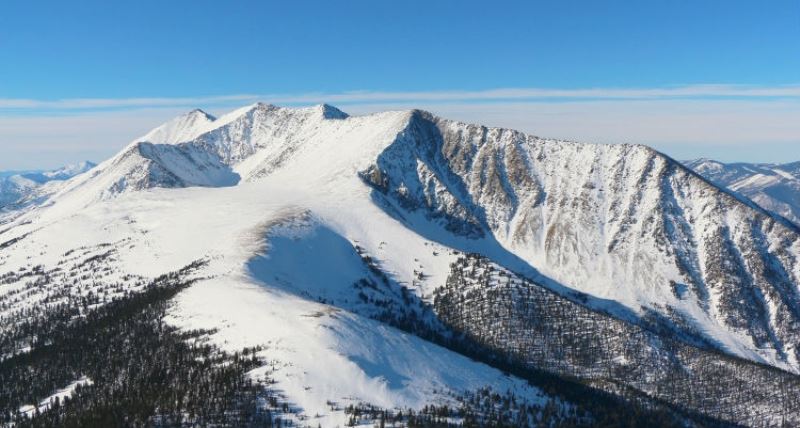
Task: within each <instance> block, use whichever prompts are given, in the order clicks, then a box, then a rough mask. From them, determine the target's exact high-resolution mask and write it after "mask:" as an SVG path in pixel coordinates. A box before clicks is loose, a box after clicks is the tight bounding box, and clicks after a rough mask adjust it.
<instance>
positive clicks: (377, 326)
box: [0, 104, 800, 426]
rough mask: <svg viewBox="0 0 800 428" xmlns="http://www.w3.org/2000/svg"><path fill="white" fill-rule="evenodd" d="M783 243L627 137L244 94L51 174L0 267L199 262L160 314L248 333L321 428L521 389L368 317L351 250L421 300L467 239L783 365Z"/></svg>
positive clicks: (524, 267)
mask: <svg viewBox="0 0 800 428" xmlns="http://www.w3.org/2000/svg"><path fill="white" fill-rule="evenodd" d="M798 238H800V231H799V230H798V229H797V228H796V227H795V226H793V225H791V224H789V223H788V222H786V221H785V220H783V219H781V218H776V217H774V216H772V215H771V214H769V213H768V212H766V211H764V210H762V209H760V208H759V207H758V206H756V205H754V204H750V203H748V202H747V201H743V200H741V199H739V198H736V197H734V196H733V195H731V194H729V193H727V192H725V191H723V190H721V189H719V188H717V187H715V186H714V185H712V184H710V183H709V182H707V181H705V180H703V179H702V178H700V177H698V176H697V175H696V174H694V173H692V172H691V171H689V170H688V169H686V168H684V167H683V166H682V165H680V164H679V163H677V162H675V161H673V160H672V159H670V158H668V157H666V156H664V155H662V154H660V153H658V152H655V151H653V150H652V149H649V148H646V147H643V146H630V145H591V144H579V143H573V142H566V141H557V140H545V139H540V138H537V137H534V136H530V135H525V134H522V133H519V132H516V131H512V130H505V129H495V128H485V127H480V126H476V125H469V124H464V123H459V122H454V121H449V120H445V119H441V118H438V117H435V116H433V115H431V114H429V113H426V112H420V111H416V110H415V111H398V112H384V113H377V114H372V115H368V116H358V117H350V116H347V115H346V114H345V113H342V112H341V111H339V110H337V109H335V108H333V107H330V106H326V105H322V106H315V107H311V108H300V109H291V108H281V107H275V106H271V105H266V104H256V105H253V106H248V107H244V108H242V109H239V110H236V111H234V112H232V113H229V114H227V115H224V116H222V117H220V118H218V119H214V118H212V117H210V116H208V115H206V114H204V113H202V112H200V111H194V112H191V113H189V114H188V115H184V116H182V117H179V118H177V119H175V120H173V121H171V122H169V123H168V124H166V125H164V126H162V127H160V128H158V129H157V130H154V131H153V132H151V133H149V134H147V135H145V136H144V137H142V138H140V139H137V140H135V141H134V142H132V143H131V144H130V145H129V146H128V147H126V148H125V149H124V150H123V151H121V152H120V153H119V154H118V155H117V156H115V157H113V158H112V159H109V160H107V161H105V162H103V163H102V164H100V165H99V166H97V167H96V168H95V169H94V170H93V171H92V172H91V173H90V174H83V175H81V176H78V177H75V178H73V179H72V180H70V181H68V182H67V183H66V184H65V185H64V186H62V187H61V188H60V189H59V190H58V191H57V192H54V193H52V194H51V195H49V196H48V198H47V201H46V202H45V203H43V204H42V205H41V206H39V207H38V208H36V209H33V210H31V211H29V212H26V213H24V215H21V216H20V217H18V218H16V219H14V220H13V222H12V223H11V224H10V225H8V226H7V227H5V228H4V229H3V230H0V256H2V257H0V269H2V270H3V271H12V270H18V269H19V268H20V267H22V266H28V265H30V264H31V263H32V262H31V260H30V259H29V257H31V255H35V257H34V259H35V260H34V261H35V263H36V264H43V265H45V266H55V265H57V264H58V263H59V261H60V260H61V259H62V257H63V255H64V254H65V253H68V252H69V251H70V250H73V249H74V248H76V247H81V246H83V247H92V246H97V245H102V244H104V243H120V242H124V243H125V244H124V245H117V246H116V248H117V254H116V255H115V257H114V262H113V263H114V266H115V269H116V270H115V272H117V273H114V274H113V275H119V276H120V277H121V275H124V274H131V275H141V276H144V277H154V276H157V275H160V274H162V273H165V272H170V271H174V270H177V269H179V268H181V267H183V266H185V265H187V264H189V263H191V262H193V261H195V260H199V259H203V260H207V261H208V265H207V267H205V268H204V270H203V272H202V275H203V279H202V280H200V281H199V282H198V283H197V284H195V285H193V286H192V287H191V288H189V289H188V290H186V291H184V292H182V293H181V294H180V295H179V296H178V301H177V305H176V306H175V307H174V308H173V309H172V315H171V320H172V322H174V323H175V324H177V325H179V326H182V327H187V328H214V329H217V333H216V334H215V338H216V340H218V341H219V343H220V344H223V345H224V346H228V347H230V348H231V349H239V348H241V347H244V346H254V345H265V346H266V347H267V351H268V354H269V355H271V356H273V357H274V358H275V359H276V361H275V363H274V364H273V365H272V366H271V367H270V368H269V369H270V370H275V372H274V375H275V376H276V378H277V379H278V384H277V387H278V388H279V389H281V390H282V391H283V392H284V393H285V395H286V396H287V398H288V399H289V400H290V401H291V402H293V403H295V404H296V405H297V406H299V407H300V408H302V409H303V411H304V412H305V414H306V415H307V416H309V417H316V415H317V414H319V415H320V420H322V421H323V424H324V425H326V426H328V425H334V424H336V423H343V419H342V418H344V415H343V414H342V413H341V412H336V411H332V410H331V406H330V405H328V403H327V402H328V401H329V400H330V401H334V402H337V403H347V402H360V401H364V402H370V403H373V404H376V405H381V406H405V405H407V406H417V405H421V404H422V403H426V402H430V401H431V400H447V399H448V396H449V395H450V394H451V393H453V392H456V391H463V390H469V389H475V388H478V387H480V386H484V385H489V386H491V387H492V388H494V389H496V390H501V391H505V390H507V389H512V390H515V391H517V392H518V393H519V394H521V395H523V396H528V397H530V399H531V400H538V399H540V398H541V393H540V391H538V390H536V389H535V388H532V387H530V386H528V385H527V384H526V383H525V382H523V381H521V380H520V379H517V378H513V377H508V376H505V375H503V374H502V373H500V372H499V371H497V370H495V369H492V368H490V367H488V366H485V365H482V364H479V363H476V362H473V361H471V360H469V359H467V358H465V357H463V356H461V355H459V354H456V353H454V352H451V351H447V350H445V349H443V348H440V347H438V346H436V345H432V344H430V343H428V342H425V341H422V340H421V339H419V338H417V337H415V336H413V335H409V334H407V333H403V332H401V331H400V330H397V329H394V328H392V327H388V326H386V325H384V324H381V323H378V322H377V321H374V320H372V319H370V318H369V316H368V315H369V314H365V313H364V312H363V311H361V309H360V306H359V305H360V303H358V301H359V296H358V293H357V290H355V289H354V288H353V283H354V282H358V281H359V280H361V279H364V278H372V277H373V276H374V272H373V271H371V268H370V266H369V265H366V266H365V264H364V260H365V259H364V257H362V256H363V255H365V254H366V255H369V257H370V260H372V261H373V262H374V266H373V268H376V269H378V270H380V271H381V272H384V274H385V275H386V276H387V280H386V282H387V284H389V285H390V286H391V287H394V288H392V290H397V287H406V289H407V290H408V291H409V292H410V293H411V294H412V295H413V297H414V299H417V300H419V301H420V302H430V300H431V294H432V292H433V290H434V289H435V288H436V287H439V286H441V285H442V284H444V282H445V281H446V278H447V275H448V272H449V270H450V264H451V263H452V262H453V261H455V260H456V258H457V254H458V253H459V252H464V251H469V252H476V253H480V254H482V255H484V256H486V257H488V258H489V259H491V260H493V261H494V262H496V263H498V264H500V265H501V266H504V267H505V268H507V269H510V270H512V271H514V272H515V273H516V274H519V275H522V276H524V277H527V278H531V279H534V280H535V281H537V282H538V283H540V284H543V285H544V286H547V287H549V288H551V289H553V290H555V291H556V292H558V293H561V294H563V295H567V296H575V295H576V294H575V292H576V291H577V292H581V293H585V296H586V299H585V301H584V304H585V305H587V306H588V307H590V308H593V309H595V310H602V311H605V312H609V313H611V314H614V315H615V316H617V317H619V318H621V319H624V320H627V321H629V322H634V323H636V322H639V320H640V318H641V317H642V316H643V314H645V313H647V312H649V311H655V312H656V313H659V314H662V315H663V317H664V318H665V319H669V320H673V321H674V323H671V324H668V325H667V326H666V327H667V328H673V329H676V331H677V330H680V329H681V328H684V327H682V326H685V325H690V326H692V328H693V329H697V330H699V331H700V332H701V334H702V335H704V336H705V337H706V338H708V339H709V342H711V343H715V344H718V346H719V348H720V349H721V350H723V351H725V352H728V353H731V354H734V355H737V356H741V357H743V358H747V359H750V360H753V361H759V362H764V363H767V364H771V365H775V366H778V367H783V368H786V369H789V370H792V371H797V370H798V368H800V366H799V365H798V352H800V350H798V348H797V344H798V341H799V340H800V299H798V284H800V268H798V265H797V263H796V259H797V256H798V253H799V252H800V243H798V240H799V239H798ZM6 244H7V245H6ZM4 245H5V246H4ZM4 248H5V249H4ZM370 272H373V273H370ZM371 275H373V276H371ZM7 289H9V288H7ZM0 292H3V289H2V288H0ZM384 294H385V295H384V297H382V298H385V299H388V300H391V301H394V300H396V296H397V294H396V293H395V292H394V291H391V292H389V291H387V292H385V293H384ZM376 296H377V295H376ZM369 298H370V299H371V298H372V297H371V296H370V297H369ZM31 299H33V297H32V298H31ZM29 303H30V302H29ZM265 370H266V368H265Z"/></svg>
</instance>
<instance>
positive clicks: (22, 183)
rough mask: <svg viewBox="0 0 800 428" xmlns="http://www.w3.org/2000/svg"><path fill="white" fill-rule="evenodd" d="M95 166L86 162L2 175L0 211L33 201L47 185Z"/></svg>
mask: <svg viewBox="0 0 800 428" xmlns="http://www.w3.org/2000/svg"><path fill="white" fill-rule="evenodd" d="M95 166H96V165H95V164H93V163H91V162H88V161H84V162H79V163H76V164H73V165H67V166H64V167H62V168H58V169H55V170H52V171H28V172H21V173H10V174H0V209H3V208H6V209H9V208H12V207H13V205H15V203H18V202H19V203H24V202H25V201H26V200H29V199H32V198H33V197H34V196H35V195H36V194H37V191H38V190H41V187H42V186H43V185H44V184H46V183H50V182H58V181H64V180H68V179H70V178H72V177H74V176H76V175H79V174H83V173H84V172H86V171H89V170H90V169H92V168H94V167H95Z"/></svg>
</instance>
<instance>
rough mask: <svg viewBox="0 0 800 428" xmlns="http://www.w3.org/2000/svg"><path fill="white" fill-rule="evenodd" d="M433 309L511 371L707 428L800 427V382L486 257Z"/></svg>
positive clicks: (438, 295)
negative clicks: (557, 379)
mask: <svg viewBox="0 0 800 428" xmlns="http://www.w3.org/2000/svg"><path fill="white" fill-rule="evenodd" d="M434 307H435V311H436V313H437V315H438V316H439V317H440V319H441V320H442V321H443V322H444V323H445V324H447V325H448V326H450V328H452V329H453V330H454V331H456V332H459V333H460V334H461V335H462V337H463V338H464V339H465V340H466V341H467V342H472V343H476V344H478V345H479V346H482V347H485V348H486V349H488V350H490V352H489V354H493V355H495V356H496V357H495V358H496V361H497V363H499V364H500V365H504V366H506V367H512V368H513V367H518V368H523V369H530V370H537V371H546V372H549V373H553V374H555V375H558V376H563V377H566V378H569V379H576V380H580V381H581V382H583V383H586V384H587V385H592V386H595V387H597V388H601V389H603V390H606V391H609V392H612V393H614V394H616V395H618V396H621V397H623V398H625V399H628V400H633V401H639V402H647V400H648V399H651V398H652V399H653V400H654V401H655V402H661V403H665V404H666V405H667V406H668V407H671V408H675V409H682V410H684V411H685V412H687V414H689V415H691V414H700V415H705V416H707V417H708V418H709V419H708V420H706V421H705V422H704V423H714V422H713V421H715V420H716V421H726V422H730V423H741V424H746V425H752V426H763V425H774V426H797V425H798V424H800V400H798V399H797V397H800V377H798V376H796V375H794V374H791V373H788V372H785V371H782V370H779V369H776V368H773V367H770V366H766V365H761V364H756V363H753V362H750V361H747V360H743V359H740V358H735V357H731V356H729V355H725V354H722V353H720V352H717V351H714V350H710V349H703V348H699V347H695V346H690V345H688V344H686V343H684V341H682V340H678V337H671V336H670V335H669V332H668V331H667V330H662V331H660V334H655V333H653V332H652V331H650V330H648V329H645V328H642V327H639V326H636V325H633V324H629V323H626V322H623V321H620V320H618V319H616V318H613V317H610V316H607V315H604V314H601V313H598V312H594V311H592V310H589V309H587V308H585V307H583V306H581V305H579V304H576V303H573V302H571V301H569V300H567V299H565V298H563V297H561V296H559V295H557V294H556V293H553V292H552V291H550V290H547V289H545V288H543V287H541V286H538V285H537V284H534V283H531V282H530V281H526V280H524V279H521V278H519V277H517V276H515V275H514V274H513V273H511V272H509V271H507V270H505V269H502V268H500V267H498V266H496V265H494V264H492V263H490V262H489V261H488V260H486V259H485V258H483V257H481V256H477V255H465V256H463V257H461V258H460V259H459V260H458V261H457V262H456V263H454V264H453V265H452V266H451V273H450V275H449V277H448V279H447V283H446V285H445V286H443V287H440V288H439V289H437V290H436V292H435V298H434ZM495 365H497V364H495ZM701 420H702V419H701Z"/></svg>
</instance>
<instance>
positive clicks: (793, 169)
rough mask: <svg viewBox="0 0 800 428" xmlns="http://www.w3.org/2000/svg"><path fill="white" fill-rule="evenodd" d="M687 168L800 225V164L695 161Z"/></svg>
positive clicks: (690, 162) (687, 164)
mask: <svg viewBox="0 0 800 428" xmlns="http://www.w3.org/2000/svg"><path fill="white" fill-rule="evenodd" d="M684 164H685V165H686V166H688V167H689V168H691V169H693V170H694V171H695V172H697V173H698V174H700V175H702V176H703V177H705V178H706V179H707V180H709V181H711V182H712V183H715V184H717V185H718V186H721V187H726V188H728V189H731V190H732V191H734V192H737V193H739V194H741V195H743V196H745V197H747V198H750V199H752V200H753V201H755V202H756V203H757V204H759V205H761V206H762V207H764V208H766V209H768V210H770V211H773V212H776V213H778V214H780V215H782V216H783V217H786V218H787V219H789V220H791V221H792V222H794V223H795V224H797V225H800V162H791V163H785V164H766V163H727V164H726V163H722V162H717V161H714V160H711V159H696V160H691V161H685V162H684Z"/></svg>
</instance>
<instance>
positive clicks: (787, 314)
mask: <svg viewBox="0 0 800 428" xmlns="http://www.w3.org/2000/svg"><path fill="white" fill-rule="evenodd" d="M362 176H363V177H364V178H365V180H366V181H367V182H368V183H370V184H371V185H373V186H374V187H375V189H376V191H377V192H378V193H379V194H380V195H381V196H382V197H383V198H385V199H388V200H391V201H393V202H395V203H396V204H397V205H398V206H399V207H402V208H404V209H411V210H422V211H423V212H425V213H427V214H428V215H429V216H430V217H431V218H435V219H438V220H439V221H440V222H441V223H442V224H443V225H444V226H445V227H446V228H447V229H448V230H451V231H453V232H456V233H462V234H464V235H465V236H469V237H476V236H484V235H488V236H491V237H492V238H493V239H496V240H497V241H499V242H500V243H501V244H502V245H503V246H504V247H505V248H507V249H508V250H510V251H511V252H513V254H514V255H516V256H518V257H520V258H522V259H523V260H524V261H526V262H528V263H529V264H530V266H532V267H534V268H536V269H538V270H539V271H540V272H541V273H542V274H543V275H544V276H546V277H548V278H549V279H552V280H554V281H556V282H557V283H558V284H561V285H564V286H566V287H568V288H570V289H575V290H579V291H582V292H585V293H588V294H590V295H592V296H595V297H598V298H602V299H610V300H612V301H615V302H621V303H623V304H624V305H625V306H627V307H628V308H630V309H633V310H634V311H635V312H638V313H644V312H648V311H655V312H657V313H661V314H664V315H665V316H666V317H667V318H668V319H670V320H672V322H673V323H674V324H675V326H676V327H677V328H680V327H678V326H680V325H683V324H687V323H688V324H691V325H696V326H699V330H700V331H702V332H703V334H704V335H706V338H707V339H709V340H711V341H713V342H718V343H719V346H720V347H721V348H722V349H726V350H727V351H730V352H734V353H736V354H739V355H742V356H748V357H750V358H753V357H754V355H753V352H748V351H744V350H743V348H750V350H751V351H755V353H758V354H760V355H761V356H762V357H763V358H764V359H765V361H770V362H771V363H774V364H783V365H784V366H786V367H792V368H793V369H794V370H797V368H798V357H800V353H798V352H800V349H798V347H797V344H798V343H800V324H798V320H800V299H798V286H797V284H798V283H800V277H799V276H798V274H800V271H798V266H797V263H796V259H797V254H798V249H800V242H798V238H800V234H799V233H798V229H797V227H795V226H794V225H792V224H790V223H788V222H786V221H785V220H783V219H781V218H776V217H773V216H771V215H770V214H769V213H767V212H765V211H763V210H761V209H759V208H758V207H756V206H754V205H752V204H748V203H747V202H746V201H742V200H739V199H737V198H736V197H734V196H732V195H730V194H728V193H726V192H724V191H722V190H720V189H719V188H717V187H715V186H713V185H712V184H710V183H708V182H706V181H705V180H703V179H701V178H700V177H698V176H697V175H695V174H693V173H692V172H691V171H689V170H688V169H686V168H684V167H683V166H682V165H680V164H679V163H677V162H675V161H673V160H672V159H670V158H668V157H666V156H664V155H662V154H660V153H658V152H656V151H654V150H652V149H650V148H647V147H644V146H630V145H611V146H609V145H589V144H578V143H569V142H563V141H553V140H542V139H539V138H536V137H533V136H528V135H524V134H522V133H519V132H515V131H509V130H504V129H490V128H485V127H480V126H475V125H466V124H462V123H457V122H452V121H447V120H442V119H439V118H436V117H435V116H432V115H430V114H427V113H423V112H415V113H413V114H412V118H411V120H410V122H409V125H408V127H407V128H406V129H405V130H404V131H403V132H402V133H401V134H400V135H399V136H398V139H397V141H396V142H395V143H394V144H393V145H391V146H389V147H388V148H387V149H386V150H385V151H384V152H383V153H382V154H381V155H380V156H379V157H378V159H377V162H376V163H375V164H374V165H372V166H370V167H369V168H368V169H366V170H365V171H364V173H363V174H362ZM743 351H744V352H743ZM756 359H758V358H757V357H756Z"/></svg>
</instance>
